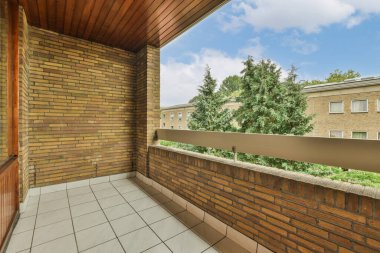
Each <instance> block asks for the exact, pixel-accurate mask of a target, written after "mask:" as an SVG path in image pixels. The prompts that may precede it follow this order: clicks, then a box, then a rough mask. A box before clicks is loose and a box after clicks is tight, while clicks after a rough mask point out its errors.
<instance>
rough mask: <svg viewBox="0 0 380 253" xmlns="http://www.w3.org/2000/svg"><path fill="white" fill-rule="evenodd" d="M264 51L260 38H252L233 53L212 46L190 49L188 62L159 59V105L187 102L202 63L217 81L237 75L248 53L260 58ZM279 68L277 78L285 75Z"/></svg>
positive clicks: (199, 80) (201, 72)
mask: <svg viewBox="0 0 380 253" xmlns="http://www.w3.org/2000/svg"><path fill="white" fill-rule="evenodd" d="M264 51H265V48H264V47H263V46H262V45H261V43H260V39H259V38H253V39H251V40H249V41H248V45H247V46H246V47H245V48H242V49H241V50H239V52H238V53H237V55H235V56H230V55H228V54H226V53H224V52H222V51H219V50H215V49H203V50H201V52H199V53H190V54H189V56H190V61H189V62H188V63H185V62H181V61H178V60H175V59H173V58H172V59H169V60H168V61H167V62H166V63H161V106H170V105H175V104H182V103H187V102H188V101H189V100H190V99H191V98H193V97H194V96H196V95H197V93H198V87H199V86H200V85H201V84H202V82H203V75H204V71H205V67H206V65H209V66H210V68H211V74H212V76H213V77H214V78H215V79H216V80H217V82H218V84H220V83H221V82H222V81H223V80H224V79H225V78H226V77H227V76H230V75H240V72H241V70H243V67H244V66H243V61H245V60H246V59H247V57H248V55H249V56H252V57H253V58H254V59H255V60H260V59H263V58H264ZM274 63H276V64H277V66H279V67H281V65H280V64H279V63H277V62H275V61H274ZM281 69H282V72H281V79H285V78H286V76H287V72H286V71H285V70H283V68H281Z"/></svg>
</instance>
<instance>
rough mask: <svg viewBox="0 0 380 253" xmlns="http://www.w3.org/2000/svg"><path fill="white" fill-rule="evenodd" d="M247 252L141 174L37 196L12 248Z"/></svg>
mask: <svg viewBox="0 0 380 253" xmlns="http://www.w3.org/2000/svg"><path fill="white" fill-rule="evenodd" d="M16 252H22V253H26V252H31V253H50V252H53V253H72V252H73V253H74V252H86V253H103V252H106V253H123V252H128V253H130V252H131V253H134V252H147V253H166V252H174V253H177V252H178V253H185V252H191V253H198V252H207V253H213V252H224V253H229V252H233V253H246V252H247V251H246V250H244V249H243V248H241V247H240V246H239V245H237V244H236V243H234V242H233V241H231V240H230V239H228V238H226V237H225V236H224V235H222V234H221V233H219V232H217V231H216V230H214V229H213V228H211V227H210V226H209V225H207V224H206V223H204V222H203V221H201V220H199V219H198V218H196V217H195V216H194V215H192V214H190V213H189V212H188V211H186V210H185V209H183V208H182V207H181V206H179V205H177V204H176V203H174V202H173V201H171V200H170V199H169V198H167V197H166V196H165V195H163V194H162V193H160V192H158V191H157V190H155V189H154V188H153V187H151V186H147V185H144V184H142V183H141V181H138V180H137V179H135V178H133V179H123V180H117V181H112V182H107V183H99V184H94V185H90V186H85V187H80V188H74V189H69V190H62V191H57V192H52V193H45V194H42V195H40V196H35V197H31V198H30V200H29V202H28V206H27V207H26V209H25V211H24V212H23V213H22V214H21V217H20V220H19V221H18V223H17V225H16V228H15V230H14V232H13V235H12V238H11V241H10V243H9V246H8V249H7V251H6V253H16Z"/></svg>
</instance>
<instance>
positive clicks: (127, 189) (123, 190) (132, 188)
mask: <svg viewBox="0 0 380 253" xmlns="http://www.w3.org/2000/svg"><path fill="white" fill-rule="evenodd" d="M115 188H116V189H117V190H118V191H119V192H120V193H121V194H123V193H126V192H132V191H137V190H141V189H140V187H138V186H137V185H135V184H129V185H122V186H116V187H115Z"/></svg>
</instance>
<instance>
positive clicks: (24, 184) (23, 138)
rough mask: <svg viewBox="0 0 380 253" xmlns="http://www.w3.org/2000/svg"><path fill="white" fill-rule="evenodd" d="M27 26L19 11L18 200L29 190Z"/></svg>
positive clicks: (22, 13) (22, 14)
mask: <svg viewBox="0 0 380 253" xmlns="http://www.w3.org/2000/svg"><path fill="white" fill-rule="evenodd" d="M28 111H29V26H28V22H27V20H26V16H25V14H24V11H23V9H22V8H21V7H20V10H19V133H18V135H19V136H18V137H19V157H18V158H19V179H20V180H19V183H20V191H19V192H20V200H23V199H24V198H25V197H26V194H27V192H28V189H29V138H28V128H29V122H28V120H29V117H28Z"/></svg>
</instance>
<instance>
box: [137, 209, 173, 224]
mask: <svg viewBox="0 0 380 253" xmlns="http://www.w3.org/2000/svg"><path fill="white" fill-rule="evenodd" d="M139 214H140V216H141V217H142V218H143V220H144V221H145V222H146V223H148V224H152V223H154V222H156V221H159V220H162V219H165V218H168V217H170V216H172V214H171V213H169V212H168V211H167V210H166V209H165V208H163V207H161V206H155V207H151V208H148V209H145V210H143V211H141V212H139Z"/></svg>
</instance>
